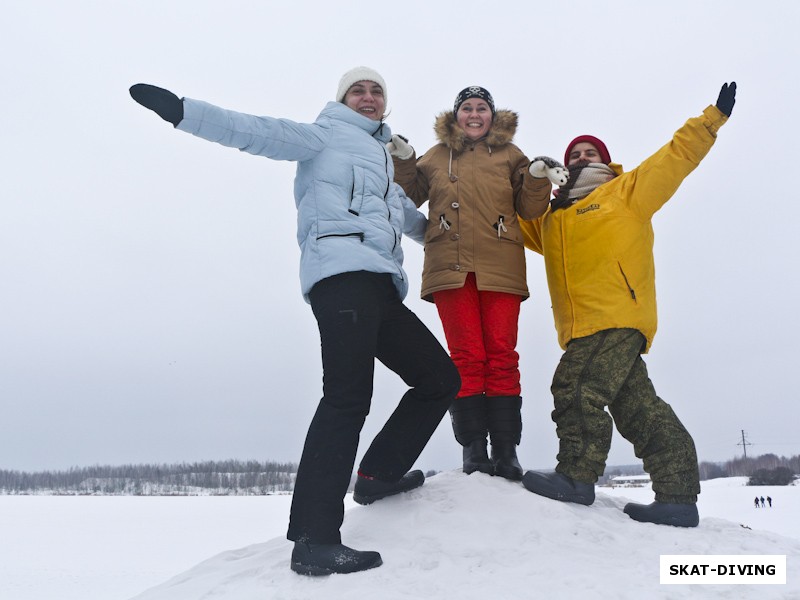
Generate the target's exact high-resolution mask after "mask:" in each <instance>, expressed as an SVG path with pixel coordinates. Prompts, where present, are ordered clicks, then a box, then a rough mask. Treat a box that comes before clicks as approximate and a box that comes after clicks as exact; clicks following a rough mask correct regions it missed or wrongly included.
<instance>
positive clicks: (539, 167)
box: [528, 156, 569, 185]
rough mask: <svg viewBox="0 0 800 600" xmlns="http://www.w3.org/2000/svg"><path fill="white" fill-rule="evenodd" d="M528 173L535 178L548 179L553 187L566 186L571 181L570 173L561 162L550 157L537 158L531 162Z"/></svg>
mask: <svg viewBox="0 0 800 600" xmlns="http://www.w3.org/2000/svg"><path fill="white" fill-rule="evenodd" d="M528 171H529V172H530V174H531V175H532V176H533V177H536V178H538V179H541V178H543V177H547V178H548V179H549V180H550V183H552V184H553V185H564V184H565V183H567V181H568V180H569V171H568V170H567V169H566V168H565V167H564V165H562V164H561V163H560V162H558V161H557V160H555V159H554V158H550V157H549V156H537V157H536V158H534V159H533V160H532V161H531V164H530V166H529V167H528Z"/></svg>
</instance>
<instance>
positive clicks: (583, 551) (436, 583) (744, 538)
mask: <svg viewBox="0 0 800 600" xmlns="http://www.w3.org/2000/svg"><path fill="white" fill-rule="evenodd" d="M744 481H745V480H744V479H743V478H730V479H718V480H714V481H707V482H704V483H703V493H702V494H701V496H700V503H699V508H700V514H701V522H700V526H699V527H698V528H696V529H689V530H686V529H678V528H673V527H659V526H655V525H646V524H640V523H636V522H634V521H632V520H630V519H629V518H628V517H627V516H626V515H625V514H623V513H622V511H621V509H622V507H623V506H624V504H625V502H626V501H628V500H633V501H641V502H650V501H651V500H652V492H651V491H650V490H649V489H647V488H615V489H610V488H598V498H597V501H596V502H595V504H594V505H593V506H591V507H583V506H577V505H570V504H562V503H558V502H553V501H550V500H546V499H544V498H539V497H538V496H535V495H534V494H531V493H529V492H527V491H526V490H525V489H524V488H522V486H521V485H519V484H514V483H510V482H507V481H505V480H501V479H497V478H491V477H487V476H484V475H481V474H474V475H471V476H469V477H467V476H465V475H463V474H461V473H460V472H458V471H453V472H446V473H440V474H439V475H436V476H435V477H432V478H430V479H429V480H428V481H427V482H426V483H425V485H424V486H423V487H422V488H420V489H418V490H415V491H413V492H410V493H408V494H404V495H402V496H400V497H395V498H389V499H386V500H383V501H381V502H378V503H376V504H374V505H371V506H368V507H360V506H356V505H354V504H353V503H352V500H351V499H350V498H348V499H347V506H348V507H349V510H348V512H347V514H346V517H345V524H344V527H343V536H344V542H345V543H347V544H350V545H352V546H354V547H356V548H359V549H375V550H379V551H380V552H381V554H382V556H383V559H384V565H383V566H381V567H380V568H378V569H375V570H372V571H368V572H365V573H359V574H354V575H346V576H342V575H339V576H332V577H323V578H307V577H301V576H298V575H295V574H294V573H292V572H291V571H290V570H289V568H288V560H289V554H290V551H291V544H290V542H288V541H286V540H285V539H284V533H285V529H286V522H287V515H288V510H289V502H290V497H289V496H266V497H263V496H262V497H179V498H175V497H170V498H163V497H162V498H158V497H156V498H153V497H145V498H142V497H48V496H0V598H2V599H3V600H6V599H8V600H52V599H55V598H57V599H58V600H77V599H81V600H94V599H97V600H126V599H130V598H132V597H136V599H137V600H197V599H200V598H207V597H208V598H211V597H213V598H215V599H219V600H223V599H224V600H249V599H255V598H258V599H259V600H264V599H286V600H302V599H306V598H308V599H311V598H314V599H317V598H324V599H326V600H327V599H334V600H335V599H338V598H358V597H368V598H373V597H380V598H382V599H388V600H392V599H395V598H396V599H400V598H404V599H405V598H408V599H411V598H436V599H450V598H458V599H459V600H471V599H478V598H515V599H520V598H548V600H554V599H559V598H569V599H572V598H576V597H584V598H595V597H598V598H599V597H603V598H614V599H617V598H619V599H628V598H630V599H634V598H636V599H640V598H648V599H660V598H663V599H670V600H671V599H673V598H677V599H680V598H757V599H758V600H764V599H772V598H780V599H782V600H783V599H785V600H789V599H798V598H800V487H746V486H745V485H744ZM756 495H758V496H764V497H765V498H766V497H767V496H768V495H769V496H771V497H772V499H773V507H772V508H758V509H756V508H754V506H753V498H754V497H755V496H756ZM662 554H701V555H711V554H715V555H716V554H730V555H746V554H747V555H749V554H756V555H764V554H784V555H786V557H787V583H786V585H692V586H688V585H680V586H676V585H661V584H660V583H659V557H660V555H662Z"/></svg>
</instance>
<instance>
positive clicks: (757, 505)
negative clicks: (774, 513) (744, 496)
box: [756, 496, 759, 508]
mask: <svg viewBox="0 0 800 600" xmlns="http://www.w3.org/2000/svg"><path fill="white" fill-rule="evenodd" d="M758 507H759V504H758V496H756V508H758Z"/></svg>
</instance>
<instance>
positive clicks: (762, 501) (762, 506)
mask: <svg viewBox="0 0 800 600" xmlns="http://www.w3.org/2000/svg"><path fill="white" fill-rule="evenodd" d="M765 506H766V504H765V503H764V496H761V508H764V507H765Z"/></svg>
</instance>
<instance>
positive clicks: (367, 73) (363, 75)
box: [336, 67, 389, 104]
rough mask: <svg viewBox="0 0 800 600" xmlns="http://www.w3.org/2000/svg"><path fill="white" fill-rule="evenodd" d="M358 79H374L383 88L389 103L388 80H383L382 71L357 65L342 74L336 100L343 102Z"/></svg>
mask: <svg viewBox="0 0 800 600" xmlns="http://www.w3.org/2000/svg"><path fill="white" fill-rule="evenodd" d="M358 81H374V82H375V83H377V84H378V85H379V86H381V89H382V90H383V100H384V102H385V103H386V104H388V103H389V99H388V94H387V93H386V82H385V81H384V80H383V77H381V75H380V73H378V72H377V71H376V70H375V69H370V68H369V67H356V68H355V69H350V70H349V71H348V72H347V73H345V74H344V75H342V78H341V79H340V80H339V89H337V90H336V101H337V102H342V101H343V100H344V97H345V95H347V90H349V89H350V86H352V85H353V84H354V83H356V82H358Z"/></svg>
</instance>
